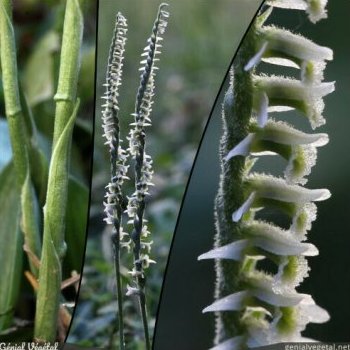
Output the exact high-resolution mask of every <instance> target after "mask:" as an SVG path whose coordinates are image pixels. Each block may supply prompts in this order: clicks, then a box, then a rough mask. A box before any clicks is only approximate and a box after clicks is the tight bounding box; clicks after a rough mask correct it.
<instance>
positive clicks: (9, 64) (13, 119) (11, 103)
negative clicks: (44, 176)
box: [0, 0, 41, 276]
mask: <svg viewBox="0 0 350 350" xmlns="http://www.w3.org/2000/svg"><path fill="white" fill-rule="evenodd" d="M11 19H12V7H11V3H10V1H3V0H2V2H1V3H0V22H1V24H0V26H1V34H0V45H1V69H2V81H3V87H4V96H5V108H6V117H7V121H8V127H9V132H10V140H11V147H12V152H13V162H14V166H15V171H16V179H17V186H18V191H19V193H20V194H22V208H21V212H22V220H21V223H22V225H21V228H22V231H23V233H24V238H25V245H26V247H27V250H28V251H29V252H28V257H29V263H30V267H31V271H32V273H33V274H34V275H35V276H37V274H38V269H37V266H35V264H33V263H32V259H31V254H34V255H36V256H39V254H40V249H41V248H40V245H41V243H40V234H39V228H38V226H37V225H36V219H37V213H38V208H37V201H36V195H35V192H34V188H33V185H32V180H31V173H30V159H29V148H30V140H29V135H28V132H27V130H26V123H25V115H24V111H23V107H22V104H21V95H20V90H19V86H18V72H17V58H16V44H15V36H14V30H13V26H12V23H11Z"/></svg>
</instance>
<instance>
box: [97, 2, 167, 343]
mask: <svg viewBox="0 0 350 350" xmlns="http://www.w3.org/2000/svg"><path fill="white" fill-rule="evenodd" d="M166 6H167V5H166V4H161V5H160V7H159V11H158V14H157V17H156V20H155V23H154V26H153V29H152V34H151V37H150V38H149V39H148V41H147V46H146V47H145V49H144V51H143V53H142V55H141V57H142V60H141V68H140V71H141V77H140V86H139V88H138V91H137V95H136V102H135V111H134V113H132V116H133V117H134V122H133V123H131V124H130V131H129V136H128V137H127V139H128V141H129V147H128V148H127V149H126V150H125V149H123V148H122V140H121V139H120V127H119V116H118V114H119V102H118V98H119V87H120V86H121V85H122V71H123V69H122V68H123V60H124V51H125V43H126V33H127V21H126V19H125V17H124V16H123V15H122V14H121V13H118V14H117V18H116V25H115V30H114V34H113V38H112V44H111V48H110V54H109V59H108V66H107V77H106V84H105V86H106V93H105V96H104V99H105V103H104V105H103V108H104V111H103V116H102V119H103V130H104V137H105V139H106V144H107V146H108V148H109V152H110V163H111V180H110V183H109V184H108V185H107V193H106V200H105V203H104V204H105V213H106V218H105V221H106V222H107V224H109V225H112V226H113V234H112V243H113V247H114V258H115V270H116V282H117V299H118V320H119V339H120V349H124V348H125V338H124V322H123V287H122V283H121V273H120V248H122V247H125V248H127V251H128V252H131V250H132V252H133V261H134V263H133V267H132V268H131V269H130V271H129V274H130V275H131V277H132V280H131V281H130V283H129V284H128V285H127V286H126V292H125V295H126V296H136V297H137V298H138V300H139V307H140V313H141V319H142V323H143V328H144V334H145V346H146V349H150V347H151V343H150V336H149V330H148V320H147V310H146V292H145V287H146V278H145V269H146V268H148V267H149V265H150V264H151V263H155V261H154V260H152V259H150V257H149V254H150V250H151V245H152V241H151V240H149V237H150V232H149V230H148V227H147V224H146V222H147V220H146V219H145V218H144V214H145V207H146V200H145V199H146V197H147V196H148V195H149V193H148V188H149V186H151V185H152V182H151V181H152V175H153V170H152V158H151V156H149V155H147V154H146V127H148V126H150V125H151V119H150V115H151V112H152V104H153V97H154V89H155V85H154V81H155V76H156V70H157V69H158V68H157V67H156V66H155V62H156V61H158V60H159V58H158V56H159V54H160V48H161V44H160V41H161V40H162V34H164V31H165V28H166V26H167V20H168V17H169V13H168V12H167V11H165V7H166ZM129 160H130V161H133V163H134V174H133V177H134V178H135V188H134V192H133V194H132V195H131V196H129V197H127V198H126V196H125V195H124V191H123V183H124V180H129V177H128V169H129V166H130V165H129V164H127V163H128V161H129ZM126 202H127V205H125V203H126ZM124 212H125V213H127V215H128V217H129V221H128V222H127V224H129V225H132V226H133V228H132V230H131V232H129V231H130V230H129V229H128V228H125V227H123V222H122V218H123V213H124ZM123 228H125V230H124V229H123Z"/></svg>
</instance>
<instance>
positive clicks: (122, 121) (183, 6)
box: [68, 0, 260, 349]
mask: <svg viewBox="0 0 350 350" xmlns="http://www.w3.org/2000/svg"><path fill="white" fill-rule="evenodd" d="M259 5H260V1H249V2H246V1H241V0H239V1H238V0H237V1H231V0H230V1H228V0H227V1H226V0H223V1H219V2H216V3H215V4H214V3H213V2H211V1H199V0H198V1H190V2H186V1H170V2H169V4H168V6H166V5H161V6H160V2H159V1H149V0H145V1H107V0H105V1H100V2H99V15H98V16H99V21H98V47H97V52H98V53H97V101H99V100H100V98H102V100H101V103H99V102H97V105H96V132H95V143H94V144H95V149H94V166H93V179H92V197H91V208H90V221H89V229H88V231H89V232H88V243H87V251H86V259H85V266H84V273H83V279H82V285H81V290H80V296H79V302H78V304H77V308H76V312H75V316H74V321H73V323H72V328H71V332H70V335H69V337H68V342H69V343H72V344H79V345H82V346H98V347H114V348H120V349H124V348H127V349H129V348H130V349H132V348H135V349H136V348H140V349H148V348H150V347H151V343H152V337H153V329H154V324H155V319H156V312H157V307H158V302H159V296H160V290H161V286H162V281H163V275H164V270H165V266H166V262H167V259H168V254H169V249H170V245H171V240H172V236H173V232H174V228H175V223H176V219H177V215H178V212H179V208H180V204H181V201H182V197H183V194H184V191H185V187H186V183H187V181H188V177H189V173H190V170H191V167H192V164H193V160H194V157H195V154H196V151H197V148H198V144H199V141H200V138H201V135H202V133H203V130H204V127H205V124H206V122H207V119H208V116H209V114H210V109H211V108H212V106H213V104H214V101H215V97H216V93H217V91H218V90H219V88H220V85H221V84H222V77H223V76H224V75H225V73H226V71H227V68H228V66H229V63H230V60H231V59H232V56H233V54H234V52H235V50H236V48H237V46H238V44H239V42H240V40H241V38H242V36H243V34H244V32H245V30H246V28H247V27H248V25H249V22H250V21H251V19H252V17H253V16H254V13H255V12H256V10H257V8H258V7H259ZM159 6H160V7H159ZM232 14H239V16H237V18H236V17H235V16H233V15H232ZM233 17H234V18H235V20H234V21H233V20H232V18H233ZM160 38H161V39H160ZM219 38H220V40H219ZM160 45H161V46H160ZM156 51H157V52H156ZM141 54H142V55H141ZM140 55H141V56H140ZM140 62H141V63H140ZM156 68H158V69H156ZM153 94H154V96H153ZM116 150H118V152H116ZM146 155H147V156H146ZM150 182H151V183H152V184H153V186H151V184H150Z"/></svg>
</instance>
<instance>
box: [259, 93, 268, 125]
mask: <svg viewBox="0 0 350 350" xmlns="http://www.w3.org/2000/svg"><path fill="white" fill-rule="evenodd" d="M268 107H269V98H268V97H267V95H266V94H265V93H262V94H261V97H260V103H259V111H258V115H257V120H258V125H259V127H260V128H263V127H264V126H265V124H266V123H267V119H268V117H269V115H268V111H267V110H268Z"/></svg>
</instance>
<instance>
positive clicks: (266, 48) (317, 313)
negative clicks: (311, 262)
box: [199, 0, 334, 350]
mask: <svg viewBox="0 0 350 350" xmlns="http://www.w3.org/2000/svg"><path fill="white" fill-rule="evenodd" d="M268 3H269V4H270V5H271V6H277V7H284V8H286V7H287V8H292V9H303V10H306V12H307V13H308V15H309V18H310V20H311V21H316V20H318V19H321V18H324V17H325V12H324V11H325V8H324V2H322V3H321V2H319V5H320V6H316V7H314V6H313V5H312V6H311V5H310V4H309V3H308V2H303V1H301V2H299V4H294V3H292V2H290V3H289V4H288V3H287V2H285V1H282V0H281V1H280V0H271V1H268ZM316 3H318V1H316ZM301 5H302V6H301ZM321 5H322V6H321ZM320 9H321V10H322V11H323V12H322V11H321V12H318V11H319V10H320ZM271 11H272V8H268V9H267V10H266V11H265V12H263V13H262V14H260V15H259V17H258V18H257V19H256V21H255V22H254V24H253V26H252V27H251V29H250V31H249V32H248V34H247V36H246V38H245V40H244V43H243V45H242V46H241V47H240V50H239V53H238V55H237V57H236V60H235V62H234V65H233V68H232V70H231V80H230V87H229V89H228V91H227V93H226V95H225V100H224V104H223V128H224V134H223V137H222V139H221V147H220V160H221V171H222V172H221V178H220V186H219V192H218V196H217V198H216V206H215V217H216V231H217V234H216V238H215V247H214V249H213V250H211V251H209V252H207V253H205V254H203V255H201V256H200V257H199V259H216V273H217V282H216V292H215V299H216V301H215V302H214V303H213V304H211V305H209V306H208V307H206V308H205V309H204V310H203V312H215V313H216V338H215V345H216V346H215V347H214V348H212V350H214V349H215V350H227V349H230V350H231V349H237V350H240V349H245V348H250V347H256V346H264V345H269V344H273V343H278V342H298V341H306V340H308V339H306V338H304V337H303V336H302V335H301V332H302V331H303V330H304V329H305V327H306V325H307V324H308V323H309V322H315V323H323V322H326V321H328V319H329V315H328V313H327V312H326V311H325V310H323V309H322V308H321V307H319V306H318V305H316V303H315V302H314V300H313V299H312V297H311V296H310V295H305V294H299V293H298V292H297V291H296V287H298V286H299V284H300V283H301V282H302V281H303V279H304V278H306V277H307V276H308V271H309V267H308V264H307V260H306V257H307V256H315V255H318V250H317V248H316V247H315V246H314V245H312V244H310V243H303V241H304V240H306V234H307V232H308V231H309V230H310V229H311V223H312V221H314V220H315V219H316V205H315V204H314V202H316V201H323V200H325V199H327V198H329V196H330V192H329V191H328V190H326V189H316V190H311V189H307V188H304V187H303V186H301V185H304V184H305V183H306V182H307V179H306V176H307V175H309V174H310V172H311V168H312V167H313V166H314V165H315V163H316V155H317V147H320V146H324V145H325V144H327V142H328V135H327V134H306V133H303V132H302V131H299V130H297V129H295V128H293V127H292V126H291V125H289V124H287V123H285V122H284V121H278V120H274V119H272V118H271V119H270V118H269V112H270V111H271V110H273V111H275V112H282V111H285V110H289V109H295V110H297V111H298V112H299V113H301V114H302V115H304V116H305V117H307V118H308V119H309V122H310V124H311V127H312V128H316V127H318V126H320V125H322V124H324V123H325V120H324V118H323V116H322V112H323V107H324V103H323V97H324V96H326V95H327V94H329V93H331V92H333V90H334V83H332V82H330V83H328V82H327V83H324V82H322V81H323V70H324V68H325V65H326V63H325V62H326V61H328V60H331V59H332V57H333V54H332V50H330V49H328V48H325V47H321V46H318V45H316V44H314V43H313V42H311V41H310V40H308V39H306V38H303V37H301V36H299V35H296V34H293V33H291V32H288V31H287V30H284V29H279V28H276V27H273V26H266V25H264V23H265V21H266V20H267V18H268V17H269V15H270V13H271ZM315 11H316V12H315ZM261 60H266V61H267V62H268V63H273V64H277V65H280V66H289V67H294V68H297V69H299V70H300V80H296V79H292V78H285V77H276V76H267V75H262V74H257V73H256V70H255V68H256V67H257V65H258V64H259V63H260V61H261ZM267 152H268V153H269V154H271V153H272V152H273V154H276V155H279V156H281V157H282V158H284V159H285V160H287V162H288V165H287V167H286V169H285V172H284V178H278V177H274V176H271V175H265V174H260V173H252V172H251V170H252V168H253V166H254V163H255V162H256V161H257V160H258V159H259V158H260V157H261V156H263V155H265V154H266V153H267ZM253 157H259V158H253ZM300 184H301V185H300ZM264 208H269V209H270V208H273V209H274V210H276V209H277V210H279V211H281V212H283V213H284V214H286V215H287V217H289V218H290V221H291V225H290V228H289V229H288V230H285V229H282V228H281V227H279V226H277V225H276V224H273V223H269V222H267V221H265V220H262V219H259V218H256V217H257V216H259V215H260V211H261V210H262V209H264ZM264 259H268V260H269V261H270V262H272V263H273V264H275V265H276V267H277V273H275V274H271V273H269V271H266V270H264V269H262V268H261V267H260V266H259V265H258V262H259V261H260V260H264Z"/></svg>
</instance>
